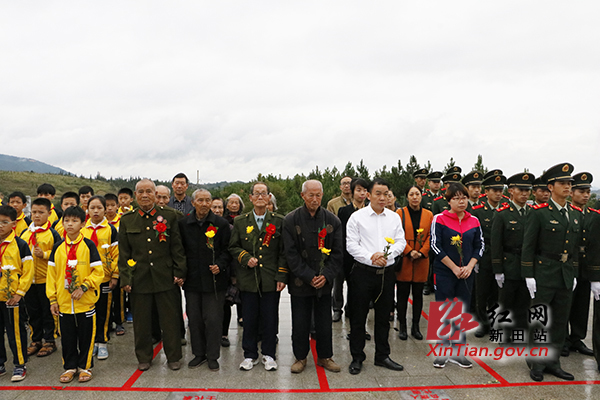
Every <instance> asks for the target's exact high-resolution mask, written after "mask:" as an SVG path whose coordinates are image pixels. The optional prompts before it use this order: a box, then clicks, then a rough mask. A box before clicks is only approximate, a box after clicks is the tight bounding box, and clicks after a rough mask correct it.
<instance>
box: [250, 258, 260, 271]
mask: <svg viewBox="0 0 600 400" xmlns="http://www.w3.org/2000/svg"><path fill="white" fill-rule="evenodd" d="M257 265H258V260H257V259H256V257H252V258H251V259H249V260H248V268H254V267H256V266H257Z"/></svg>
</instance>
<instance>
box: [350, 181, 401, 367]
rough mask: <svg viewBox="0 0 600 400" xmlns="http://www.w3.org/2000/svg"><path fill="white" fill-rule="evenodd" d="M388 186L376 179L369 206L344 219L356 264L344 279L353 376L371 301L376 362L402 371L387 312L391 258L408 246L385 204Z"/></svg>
mask: <svg viewBox="0 0 600 400" xmlns="http://www.w3.org/2000/svg"><path fill="white" fill-rule="evenodd" d="M388 192H389V185H388V183H387V182H385V181H384V180H383V179H379V178H376V179H374V180H373V182H372V183H371V185H370V188H369V193H368V198H369V201H370V204H369V205H368V206H366V207H364V208H362V209H360V210H358V211H356V212H355V213H354V214H352V216H351V217H350V219H349V220H348V225H347V228H346V248H347V250H348V253H350V255H352V257H354V261H355V263H354V267H353V268H352V272H351V273H350V277H349V279H348V284H349V296H348V297H349V303H350V308H351V310H352V311H351V318H350V326H351V331H350V353H351V354H352V363H351V364H350V367H349V368H348V369H349V371H350V373H351V374H353V375H356V374H359V373H360V371H361V370H362V363H363V361H364V360H365V358H366V355H365V352H364V347H365V322H366V320H367V314H368V313H369V302H370V301H373V302H374V304H375V307H374V308H375V365H377V366H381V367H385V368H388V369H391V370H394V371H402V370H403V369H404V368H403V367H402V365H400V364H398V363H396V362H394V361H392V360H391V359H390V357H389V355H390V345H389V342H388V334H389V330H390V323H389V319H388V318H389V313H390V310H391V309H392V308H393V303H394V283H395V279H396V276H395V273H394V258H395V257H397V256H399V255H400V254H402V251H403V250H404V247H405V246H406V240H405V239H404V230H403V229H402V221H401V220H400V216H399V215H398V214H396V213H395V212H393V211H390V210H389V209H386V208H385V205H386V203H387V194H388Z"/></svg>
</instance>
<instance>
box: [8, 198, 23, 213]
mask: <svg viewBox="0 0 600 400" xmlns="http://www.w3.org/2000/svg"><path fill="white" fill-rule="evenodd" d="M8 205H9V206H11V207H12V208H14V209H15V210H17V215H21V213H22V212H23V209H24V208H25V203H23V200H21V198H20V197H11V198H10V199H9V200H8Z"/></svg>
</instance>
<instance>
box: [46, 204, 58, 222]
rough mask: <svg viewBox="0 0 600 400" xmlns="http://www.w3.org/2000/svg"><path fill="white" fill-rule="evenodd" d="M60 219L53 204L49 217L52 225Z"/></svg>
mask: <svg viewBox="0 0 600 400" xmlns="http://www.w3.org/2000/svg"><path fill="white" fill-rule="evenodd" d="M58 220H59V218H58V214H57V213H56V210H55V209H54V204H53V205H52V209H51V210H50V216H49V217H48V221H49V222H50V225H52V224H53V223H55V222H56V221H58Z"/></svg>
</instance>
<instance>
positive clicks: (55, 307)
mask: <svg viewBox="0 0 600 400" xmlns="http://www.w3.org/2000/svg"><path fill="white" fill-rule="evenodd" d="M50 312H51V313H52V315H54V316H55V317H58V304H56V303H54V304H50Z"/></svg>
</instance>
